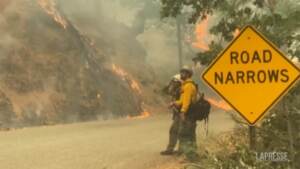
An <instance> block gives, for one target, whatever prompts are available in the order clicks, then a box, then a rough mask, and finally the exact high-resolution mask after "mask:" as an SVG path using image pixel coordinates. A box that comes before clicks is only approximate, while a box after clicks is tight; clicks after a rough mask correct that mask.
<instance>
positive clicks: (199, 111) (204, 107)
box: [187, 82, 211, 135]
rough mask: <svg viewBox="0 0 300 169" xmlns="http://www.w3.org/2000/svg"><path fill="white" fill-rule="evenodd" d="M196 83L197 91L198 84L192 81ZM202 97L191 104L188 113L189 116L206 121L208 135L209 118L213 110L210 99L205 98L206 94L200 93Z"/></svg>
mask: <svg viewBox="0 0 300 169" xmlns="http://www.w3.org/2000/svg"><path fill="white" fill-rule="evenodd" d="M191 83H193V84H194V85H195V87H196V90H197V92H198V91H199V90H198V85H197V84H196V83H195V82H191ZM200 96H201V97H200V99H199V100H197V101H196V102H195V103H193V104H191V105H190V108H189V110H188V113H187V117H188V118H190V119H193V120H196V121H202V120H204V122H205V127H206V135H207V134H208V119H209V113H210V110H211V104H210V103H209V101H207V100H206V99H205V98H204V94H200Z"/></svg>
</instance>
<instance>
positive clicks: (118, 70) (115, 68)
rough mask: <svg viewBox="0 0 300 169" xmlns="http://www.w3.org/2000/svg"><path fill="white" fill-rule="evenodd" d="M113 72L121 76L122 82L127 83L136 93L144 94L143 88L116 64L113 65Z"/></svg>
mask: <svg viewBox="0 0 300 169" xmlns="http://www.w3.org/2000/svg"><path fill="white" fill-rule="evenodd" d="M112 70H113V72H114V73H116V74H117V75H119V76H120V77H121V78H122V80H124V81H127V82H128V83H129V85H130V87H131V89H132V90H134V91H136V92H137V93H138V94H142V90H141V87H140V86H139V83H138V82H137V81H136V80H134V79H133V78H132V76H131V75H129V74H128V73H127V72H126V71H124V70H123V69H122V68H121V67H119V66H117V65H116V64H112Z"/></svg>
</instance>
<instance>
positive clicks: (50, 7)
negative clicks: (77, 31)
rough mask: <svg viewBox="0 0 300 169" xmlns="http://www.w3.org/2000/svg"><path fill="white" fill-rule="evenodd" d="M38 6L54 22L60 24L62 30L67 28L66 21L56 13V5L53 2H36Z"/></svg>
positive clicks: (46, 0) (39, 0) (43, 0)
mask: <svg viewBox="0 0 300 169" xmlns="http://www.w3.org/2000/svg"><path fill="white" fill-rule="evenodd" d="M38 4H39V5H40V7H41V8H42V9H44V11H45V12H46V13H47V14H48V15H50V16H51V17H52V18H53V19H54V21H55V22H57V23H58V24H60V25H61V26H62V27H63V28H64V29H66V28H67V21H66V20H64V19H63V17H62V16H61V15H60V14H59V12H58V11H57V9H56V3H55V2H54V1H53V0H38Z"/></svg>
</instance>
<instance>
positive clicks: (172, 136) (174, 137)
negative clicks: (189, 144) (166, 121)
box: [167, 112, 180, 151]
mask: <svg viewBox="0 0 300 169" xmlns="http://www.w3.org/2000/svg"><path fill="white" fill-rule="evenodd" d="M179 128H180V117H179V114H178V113H175V112H174V114H173V122H172V124H171V127H170V130H169V144H168V146H167V150H168V151H173V150H174V148H175V146H176V144H177V142H178V137H179ZM179 147H180V146H179Z"/></svg>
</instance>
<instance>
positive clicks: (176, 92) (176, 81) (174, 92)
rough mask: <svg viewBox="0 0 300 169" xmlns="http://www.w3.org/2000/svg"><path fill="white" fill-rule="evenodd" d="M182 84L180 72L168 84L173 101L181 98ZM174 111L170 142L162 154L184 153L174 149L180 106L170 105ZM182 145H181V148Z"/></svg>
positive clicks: (177, 132) (176, 139)
mask: <svg viewBox="0 0 300 169" xmlns="http://www.w3.org/2000/svg"><path fill="white" fill-rule="evenodd" d="M181 85H182V80H181V77H180V74H177V75H175V76H173V78H172V80H171V81H170V83H169V85H168V87H167V88H168V93H169V94H170V95H171V96H172V101H176V100H178V99H179V98H180V94H181ZM170 108H171V109H172V112H173V122H172V124H171V127H170V130H169V143H168V146H167V149H166V150H165V151H162V152H161V153H160V154H161V155H173V154H177V155H180V154H182V151H181V150H178V151H174V149H175V147H176V144H177V142H178V134H179V125H180V116H179V113H180V111H179V108H178V107H175V106H172V107H170ZM180 147H181V146H179V148H180Z"/></svg>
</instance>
